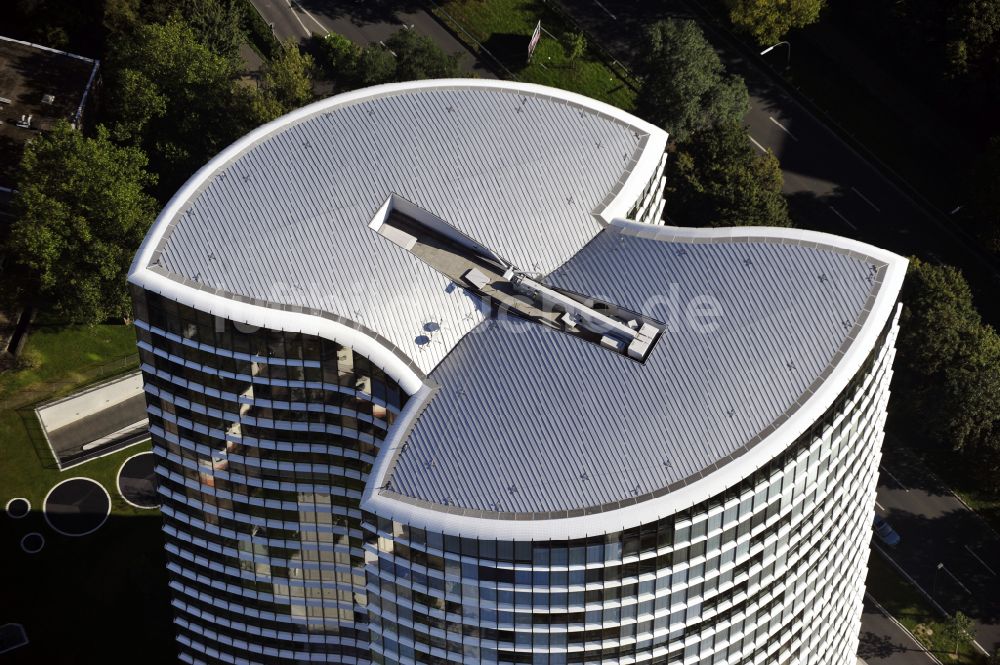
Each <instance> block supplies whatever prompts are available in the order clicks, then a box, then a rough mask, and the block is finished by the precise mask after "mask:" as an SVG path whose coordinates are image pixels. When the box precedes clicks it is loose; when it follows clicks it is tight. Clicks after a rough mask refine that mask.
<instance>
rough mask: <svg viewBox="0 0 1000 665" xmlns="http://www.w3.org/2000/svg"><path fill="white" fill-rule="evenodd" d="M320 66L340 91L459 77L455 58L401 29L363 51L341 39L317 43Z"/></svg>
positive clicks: (332, 36) (329, 38)
mask: <svg viewBox="0 0 1000 665" xmlns="http://www.w3.org/2000/svg"><path fill="white" fill-rule="evenodd" d="M317 50H318V52H319V58H320V65H321V66H322V68H323V71H324V73H325V74H326V75H327V76H329V77H330V78H331V80H333V82H334V84H335V85H336V86H337V88H338V89H340V90H350V89H354V88H359V87H363V86H370V85H378V84H380V83H392V82H397V81H416V80H420V79H429V78H454V77H457V76H460V73H459V70H458V56H457V55H449V54H447V53H445V52H444V51H443V50H442V49H441V47H439V46H438V45H437V44H435V43H434V41H433V40H431V39H430V38H429V37H425V36H423V35H420V34H418V33H417V32H416V31H415V30H408V29H406V28H403V29H401V30H399V31H397V32H395V33H393V35H392V36H391V37H389V39H387V40H386V41H385V45H382V44H377V43H372V44H369V45H367V46H365V47H364V48H361V47H359V46H358V45H357V44H355V43H354V42H352V41H351V40H349V39H347V38H346V37H344V36H343V35H339V34H336V33H330V34H328V35H326V36H325V37H323V38H322V39H321V40H320V44H319V48H318V49H317Z"/></svg>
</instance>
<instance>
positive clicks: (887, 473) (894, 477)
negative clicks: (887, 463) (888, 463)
mask: <svg viewBox="0 0 1000 665" xmlns="http://www.w3.org/2000/svg"><path fill="white" fill-rule="evenodd" d="M878 469H879V471H881V472H882V473H884V474H885V475H887V476H889V477H890V478H892V479H893V481H894V482H895V483H896V484H897V485H899V486H900V487H901V488H903V490H905V491H907V492H909V491H910V488H909V487H907V486H906V485H904V484H903V483H901V482H899V478H897V477H896V476H894V475H892V474H891V473H889V469H887V468H885V467H884V466H880V467H879V468H878Z"/></svg>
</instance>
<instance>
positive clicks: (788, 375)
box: [129, 80, 906, 665]
mask: <svg viewBox="0 0 1000 665" xmlns="http://www.w3.org/2000/svg"><path fill="white" fill-rule="evenodd" d="M666 143H667V135H666V134H665V133H664V132H663V131H661V130H659V129H657V128H655V127H653V126H651V125H649V124H647V123H645V122H643V121H641V120H639V119H637V118H635V117H632V116H631V115H629V114H627V113H625V112H623V111H621V110H619V109H616V108H612V107H610V106H607V105H605V104H602V103H599V102H596V101H594V100H591V99H587V98H584V97H580V96H578V95H575V94H571V93H567V92H563V91H559V90H553V89H549V88H543V87H539V86H534V85H522V84H513V83H498V82H487V81H477V80H462V81H458V80H451V81H424V82H419V83H407V84H398V85H389V86H382V87H377V88H371V89H367V90H359V91H356V92H352V93H348V94H344V95H340V96H337V97H334V98H331V99H328V100H325V101H322V102H318V103H316V104H313V105H311V106H309V107H306V108H303V109H301V110H299V111H296V112H295V113H293V114H291V115H289V116H286V117H284V118H281V119H279V120H277V121H275V122H273V123H271V124H269V125H266V126H264V127H261V128H260V129H259V130H257V131H255V132H254V133H252V134H250V135H248V136H247V137H246V138H244V139H242V140H241V141H239V142H237V143H236V144H235V145H233V146H232V147H231V148H229V149H227V150H226V151H225V152H224V153H222V154H221V155H219V156H218V157H217V158H216V159H214V160H213V161H212V162H210V163H209V164H208V165H207V166H205V167H204V168H203V169H202V170H201V171H199V172H198V173H197V174H196V175H195V176H194V177H193V178H192V179H191V180H190V181H189V182H188V183H187V185H185V187H184V188H183V189H182V190H181V191H180V192H179V193H178V194H177V195H176V196H175V197H174V198H173V199H172V200H171V202H170V203H169V204H168V205H167V207H166V208H165V210H164V211H163V213H162V214H161V215H160V217H159V219H158V221H157V222H156V224H155V225H154V227H153V229H152V230H151V231H150V233H149V236H148V237H147V239H146V241H145V243H144V245H143V247H142V249H141V250H140V252H139V254H138V256H137V257H136V260H135V263H134V265H133V268H132V270H131V274H130V278H129V279H130V282H131V284H132V288H133V293H134V297H135V316H136V327H137V330H138V337H139V342H138V344H139V349H140V353H141V357H142V371H143V374H144V379H145V389H146V394H147V396H148V407H149V408H148V410H149V420H150V427H151V432H152V437H153V449H154V451H155V453H156V455H157V460H158V461H157V467H156V472H157V478H158V482H159V492H160V495H161V499H162V503H163V519H164V526H163V528H164V532H165V535H166V550H167V558H168V568H169V580H170V581H169V583H170V588H171V596H172V603H173V607H174V622H175V625H176V631H177V640H178V646H179V651H180V654H181V658H182V660H184V661H186V662H189V663H195V662H199V663H200V662H204V663H248V662H255V663H256V662H268V663H295V662H333V663H488V662H502V663H597V662H602V663H684V664H685V665H691V664H693V663H699V664H709V663H711V664H713V665H714V664H719V663H727V664H730V665H733V664H736V663H740V664H744V663H746V664H750V663H754V664H758V663H759V664H765V663H766V664H767V665H773V664H775V663H779V664H786V663H787V664H792V663H799V664H810V665H830V664H833V665H849V664H850V665H853V663H854V658H855V654H856V651H857V644H858V633H859V625H860V617H861V602H862V596H863V593H864V579H865V573H866V568H867V559H868V549H869V537H870V533H871V529H870V525H871V520H872V515H873V503H874V496H875V484H876V476H877V470H878V464H879V456H880V444H881V440H882V427H883V422H884V419H885V408H886V401H887V399H888V396H889V390H888V387H889V380H890V377H891V374H892V369H891V366H892V359H893V355H894V348H893V342H894V339H895V336H896V330H897V327H896V326H897V312H898V307H897V302H896V301H897V296H898V292H899V288H900V285H901V282H902V279H903V275H904V272H905V267H906V262H905V260H903V259H901V258H900V257H898V256H896V255H894V254H891V253H889V252H886V251H883V250H880V249H877V248H875V247H871V246H868V245H865V244H862V243H859V242H856V241H853V240H848V239H845V238H840V237H836V236H831V235H826V234H821V233H816V232H809V231H802V230H793V229H772V228H767V229H765V228H724V229H710V228H706V229H685V228H676V227H670V226H665V225H663V222H662V218H663V212H664V201H663V184H664V180H663V175H662V174H663V170H664V167H665V164H666V157H665V154H666V153H665V150H666ZM667 203H668V204H667V213H668V215H669V202H667ZM705 221H706V223H710V222H711V220H705Z"/></svg>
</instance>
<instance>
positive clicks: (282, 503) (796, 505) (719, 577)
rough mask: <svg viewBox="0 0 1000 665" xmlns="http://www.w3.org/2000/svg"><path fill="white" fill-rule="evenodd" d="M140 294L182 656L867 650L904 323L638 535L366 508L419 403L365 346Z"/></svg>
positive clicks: (847, 653)
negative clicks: (698, 492)
mask: <svg viewBox="0 0 1000 665" xmlns="http://www.w3.org/2000/svg"><path fill="white" fill-rule="evenodd" d="M134 298H135V303H136V307H135V311H136V319H137V320H136V329H137V334H138V345H139V349H140V354H141V360H142V371H143V374H144V380H145V383H146V394H147V400H148V411H149V418H150V431H151V434H152V439H153V450H154V452H155V453H156V455H157V458H158V463H157V468H156V472H157V478H158V483H159V492H160V495H161V498H162V502H163V518H164V526H163V528H164V532H165V535H166V542H167V544H166V549H167V556H168V569H169V579H170V588H171V594H172V604H173V607H174V615H175V620H174V621H175V625H176V630H177V640H178V647H179V651H180V657H181V660H183V661H185V662H189V663H272V662H274V663H298V662H333V663H369V662H372V663H385V664H389V663H399V664H406V663H483V662H499V663H642V662H651V663H684V664H685V665H692V664H694V663H698V664H706V665H707V664H719V663H726V664H730V665H735V664H737V663H738V664H741V665H743V664H746V665H750V664H763V663H767V664H768V665H770V664H773V663H778V664H780V665H785V664H792V663H800V664H807V663H808V664H819V663H823V664H826V663H834V664H837V665H848V664H850V665H853V663H854V658H855V654H856V652H857V640H858V632H859V626H860V616H861V602H862V596H863V593H864V578H865V572H866V566H867V556H868V539H869V536H870V521H871V511H872V506H873V501H874V493H875V485H876V477H877V470H878V465H879V450H880V444H881V437H882V425H883V421H884V413H885V405H886V401H887V400H888V394H889V391H888V386H889V380H890V378H891V374H892V372H891V365H892V358H893V355H894V348H893V344H894V339H895V334H896V326H895V323H894V322H893V323H892V324H890V325H889V326H887V328H886V330H885V332H884V333H883V335H882V336H881V338H880V340H879V342H878V344H877V345H876V348H875V350H874V351H873V352H872V353H871V355H870V356H869V358H868V359H867V361H866V362H865V364H864V365H863V366H862V368H861V369H860V370H859V372H858V373H857V374H856V376H855V377H854V379H853V380H852V381H851V383H850V385H849V386H848V387H847V388H846V389H845V390H844V391H843V392H842V393H841V395H840V396H839V397H838V399H837V400H836V401H835V403H834V404H833V406H832V407H831V408H830V409H829V410H828V411H827V412H826V413H825V414H824V415H823V417H822V418H820V419H818V420H817V421H816V422H815V424H814V425H813V426H812V427H811V428H810V429H809V430H808V431H807V432H806V433H804V434H803V435H802V436H801V437H799V439H798V440H797V441H795V442H794V444H793V445H791V446H789V447H788V449H787V450H786V451H785V452H784V453H783V454H781V455H780V456H779V457H777V458H776V459H774V460H772V461H771V462H770V463H769V464H767V465H766V466H765V467H763V468H761V469H759V470H757V471H756V472H754V473H753V474H751V475H750V476H749V477H748V478H746V479H745V480H743V481H742V482H740V483H738V484H737V485H735V486H733V487H730V488H727V489H725V490H724V491H721V492H720V493H719V494H717V495H716V496H714V497H712V498H711V499H709V500H707V501H705V502H703V503H701V504H699V505H696V506H694V507H692V508H690V509H689V510H685V511H683V512H681V513H677V514H674V515H672V516H670V517H667V518H663V519H659V520H658V521H655V522H651V523H649V524H643V525H640V526H637V527H634V528H630V529H627V530H625V531H621V532H616V533H609V534H594V535H592V536H588V537H581V538H578V539H574V540H568V541H566V540H564V541H549V542H537V541H536V542H524V541H519V542H512V541H503V540H489V541H487V540H480V539H471V538H462V537H459V536H457V535H451V534H444V533H437V532H432V531H429V530H426V529H422V528H416V527H412V526H410V525H407V524H401V523H398V522H392V521H390V520H386V519H383V518H380V517H379V516H377V515H371V514H362V512H361V510H360V508H359V503H360V499H361V496H362V493H363V491H364V488H365V485H366V482H367V480H368V474H369V472H370V469H371V466H372V464H373V463H374V460H375V457H376V455H377V454H378V450H379V446H380V445H381V443H382V441H383V440H384V439H385V437H386V436H387V432H388V431H389V428H390V427H391V425H392V423H393V422H394V420H395V419H396V418H397V417H398V416H399V413H400V410H401V409H402V407H403V406H404V405H405V404H406V400H407V396H406V394H405V393H403V392H402V391H401V390H400V389H399V387H398V386H397V385H396V384H395V383H394V382H393V381H392V380H391V379H389V378H388V377H387V376H386V375H385V374H384V373H383V372H381V371H380V370H379V369H378V368H377V367H375V366H373V365H372V363H370V362H369V361H368V360H367V359H366V358H364V357H362V356H360V355H359V354H357V353H356V352H354V351H353V350H352V349H350V348H347V347H343V346H340V345H338V344H336V343H333V342H330V341H328V340H325V339H321V338H319V337H314V336H309V335H303V334H300V333H291V332H280V331H274V330H266V329H255V328H249V327H247V326H244V325H241V324H237V323H234V322H232V321H228V320H223V319H218V318H216V317H213V316H211V315H208V314H205V313H203V312H200V311H197V310H194V309H192V308H189V307H185V306H183V305H179V304H177V303H175V302H173V301H171V300H169V299H165V298H163V297H161V296H159V295H157V294H155V293H152V292H147V291H143V290H141V289H138V288H135V289H134ZM739 463H740V462H739V460H737V461H736V462H735V464H739Z"/></svg>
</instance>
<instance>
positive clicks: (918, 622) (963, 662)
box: [867, 552, 983, 665]
mask: <svg viewBox="0 0 1000 665" xmlns="http://www.w3.org/2000/svg"><path fill="white" fill-rule="evenodd" d="M867 584H868V592H869V593H870V594H871V595H872V596H873V597H874V598H875V600H877V601H878V602H879V604H881V605H882V607H884V608H885V609H886V611H887V612H889V614H891V615H892V616H893V617H894V618H895V619H896V621H898V622H899V623H901V624H903V625H904V626H905V627H906V629H907V630H908V631H910V632H911V633H913V635H914V636H915V637H916V638H917V639H918V640H920V642H921V643H922V644H923V645H924V648H925V649H927V650H928V651H930V652H931V653H933V654H934V655H935V656H937V658H938V660H940V661H941V662H942V663H956V664H957V665H982V663H983V659H982V656H981V654H979V653H978V652H977V651H976V650H975V648H974V647H973V646H972V645H971V644H968V645H965V646H963V647H961V648H960V649H959V655H958V657H957V658H955V657H954V656H953V653H954V650H955V643H954V642H951V641H948V640H945V639H944V638H943V637H942V635H943V632H944V622H943V621H941V616H940V615H939V614H938V613H937V612H936V611H935V610H934V608H933V607H931V606H930V604H929V603H928V602H927V600H926V599H925V598H924V597H923V596H922V595H921V594H920V592H919V591H917V590H916V589H915V588H913V586H912V585H911V584H909V583H908V582H907V581H906V580H904V579H903V578H902V577H901V576H900V575H899V573H898V572H896V569H895V568H893V567H892V566H891V565H889V564H888V563H887V562H886V561H885V560H884V559H883V558H882V556H881V555H879V554H878V553H877V552H872V554H871V559H870V560H869V563H868V582H867Z"/></svg>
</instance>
